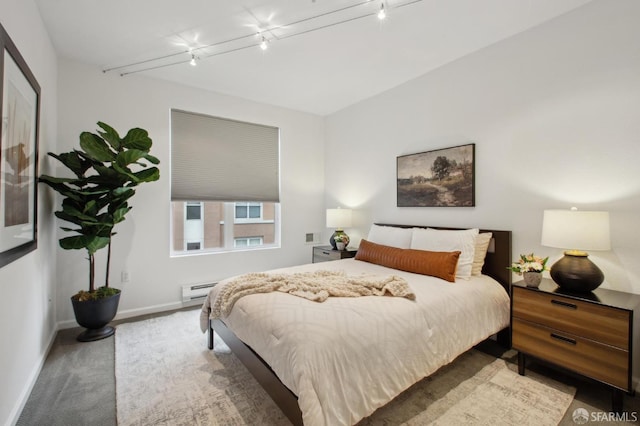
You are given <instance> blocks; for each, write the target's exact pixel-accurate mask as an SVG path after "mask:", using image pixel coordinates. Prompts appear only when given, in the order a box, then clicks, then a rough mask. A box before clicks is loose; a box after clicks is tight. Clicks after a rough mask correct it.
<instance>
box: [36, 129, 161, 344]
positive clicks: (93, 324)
mask: <svg viewBox="0 0 640 426" xmlns="http://www.w3.org/2000/svg"><path fill="white" fill-rule="evenodd" d="M98 127H100V130H98V131H97V133H90V132H82V133H81V134H80V149H74V150H72V151H69V152H64V153H61V154H54V153H51V152H50V153H49V155H50V156H51V157H53V158H55V159H56V160H58V161H60V162H61V163H62V164H63V165H64V166H65V167H67V169H69V170H70V171H71V173H72V174H73V175H74V176H73V177H53V176H49V175H41V176H40V178H39V181H40V182H42V183H44V184H46V185H48V186H49V187H51V188H52V189H54V190H55V191H56V192H58V193H59V194H60V195H62V197H63V199H62V209H61V210H58V211H56V212H55V215H56V217H58V218H59V219H62V220H64V221H66V222H70V223H71V224H72V225H73V226H72V227H66V226H61V227H60V228H61V229H62V230H63V231H65V232H69V233H71V234H72V235H70V236H66V237H63V238H60V241H59V244H60V247H62V248H63V249H65V250H86V252H87V255H88V260H89V288H88V291H87V290H80V291H79V292H78V293H76V294H75V295H74V296H72V297H71V303H72V305H73V311H74V314H75V316H76V321H77V322H78V324H80V325H81V326H82V327H85V328H86V330H85V331H84V332H82V333H81V334H80V335H79V336H78V338H77V339H78V340H79V341H85V342H86V341H94V340H99V339H104V338H105V337H109V336H111V335H113V333H114V332H115V329H114V328H113V327H110V326H108V324H109V323H110V322H111V320H113V318H114V317H115V315H116V312H117V310H118V303H119V300H120V290H119V289H117V288H113V287H111V286H110V285H109V268H110V263H111V241H112V237H113V235H115V234H116V233H115V232H114V227H115V226H116V225H117V224H118V223H120V222H122V221H123V220H125V216H126V214H127V213H128V212H129V211H130V210H131V206H130V205H129V202H128V201H129V199H130V198H131V197H133V196H134V195H135V193H136V190H135V187H136V186H138V185H140V184H141V183H145V182H153V181H156V180H158V179H159V178H160V171H159V169H158V168H157V167H155V166H151V165H152V164H153V165H157V164H159V163H160V161H159V160H158V159H157V158H156V157H154V156H152V155H151V154H149V150H150V149H151V145H152V141H151V138H150V137H149V134H148V132H147V131H146V130H144V129H140V128H133V129H131V130H129V131H128V132H127V134H126V135H125V136H124V137H120V135H119V134H118V132H117V131H116V130H115V129H113V128H112V127H111V126H109V125H108V124H105V123H102V122H98ZM104 248H106V249H107V256H106V267H105V278H104V283H102V285H100V286H99V287H96V277H95V254H96V252H97V251H99V250H101V249H104Z"/></svg>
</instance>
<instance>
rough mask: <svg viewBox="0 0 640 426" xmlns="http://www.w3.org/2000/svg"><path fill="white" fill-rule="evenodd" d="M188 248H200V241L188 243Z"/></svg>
mask: <svg viewBox="0 0 640 426" xmlns="http://www.w3.org/2000/svg"><path fill="white" fill-rule="evenodd" d="M187 250H200V243H187Z"/></svg>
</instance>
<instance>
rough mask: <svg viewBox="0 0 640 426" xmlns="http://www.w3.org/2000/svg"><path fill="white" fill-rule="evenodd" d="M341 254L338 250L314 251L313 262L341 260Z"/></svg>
mask: <svg viewBox="0 0 640 426" xmlns="http://www.w3.org/2000/svg"><path fill="white" fill-rule="evenodd" d="M340 258H341V257H340V252H339V251H338V250H331V249H329V250H327V249H314V250H313V261H314V262H325V261H329V260H339V259H340Z"/></svg>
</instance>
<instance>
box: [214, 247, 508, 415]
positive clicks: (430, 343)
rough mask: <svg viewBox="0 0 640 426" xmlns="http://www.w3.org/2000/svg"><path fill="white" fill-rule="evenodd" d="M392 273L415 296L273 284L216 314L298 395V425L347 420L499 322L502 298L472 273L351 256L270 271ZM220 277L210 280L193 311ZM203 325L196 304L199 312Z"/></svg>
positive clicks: (504, 305) (503, 319)
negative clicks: (310, 291)
mask: <svg viewBox="0 0 640 426" xmlns="http://www.w3.org/2000/svg"><path fill="white" fill-rule="evenodd" d="M316 270H343V271H345V272H346V273H347V274H354V275H355V274H362V273H365V274H376V275H389V274H396V275H398V276H401V277H403V278H405V279H406V280H407V281H408V282H409V285H410V286H411V288H412V289H413V291H414V293H415V294H416V300H415V301H411V300H408V299H405V298H400V297H387V296H382V297H377V296H365V297H357V298H339V297H335V298H333V297H330V298H329V299H327V300H326V301H325V302H323V303H317V302H312V301H309V300H306V299H303V298H300V297H296V296H292V295H289V294H284V293H280V292H274V293H266V294H254V295H250V296H246V297H243V298H241V299H240V300H238V301H237V302H236V304H235V306H234V308H233V309H232V311H231V313H230V314H229V316H228V317H227V318H224V319H223V321H224V322H225V324H227V326H228V327H229V328H230V329H231V330H232V331H233V332H234V333H235V334H236V336H238V338H240V339H241V340H242V341H244V342H245V343H246V344H247V345H249V346H250V347H251V348H253V350H254V351H256V352H257V353H258V354H260V356H261V357H262V358H263V359H264V360H265V361H266V362H267V363H268V364H269V365H270V366H271V368H272V369H273V371H274V372H275V373H276V374H277V375H278V377H279V378H280V380H281V381H282V382H283V383H284V384H285V385H286V386H287V387H288V388H289V389H291V391H292V392H293V393H295V394H296V395H297V396H298V404H299V405H300V410H301V411H302V417H303V421H304V424H305V425H308V426H315V425H331V426H335V425H352V424H354V423H356V422H358V421H359V420H361V419H362V418H364V417H366V416H368V415H370V414H371V413H373V412H374V411H375V410H376V409H377V408H379V407H381V406H383V405H385V404H386V403H388V402H389V401H391V400H392V399H393V398H394V397H396V396H397V395H398V394H400V393H401V392H402V391H404V390H405V389H407V388H408V387H410V386H411V385H412V384H414V383H415V382H417V381H419V380H420V379H422V378H423V377H426V376H428V375H430V374H431V373H433V372H435V371H436V370H437V369H438V368H440V367H441V366H443V365H445V364H448V363H450V362H451V361H453V360H454V359H455V358H456V357H457V356H458V355H459V354H461V353H463V352H465V351H466V350H468V349H469V348H471V347H472V346H473V345H475V344H476V343H478V342H480V341H482V340H484V339H485V338H487V337H489V336H491V335H492V334H494V333H496V332H498V331H499V330H501V329H502V328H504V327H506V326H507V325H508V324H509V298H508V296H507V293H506V292H505V290H504V289H503V288H502V287H501V286H500V284H498V283H497V282H496V281H494V280H493V279H491V278H489V277H486V276H481V277H472V278H471V279H470V280H468V281H467V280H460V279H458V280H457V281H456V282H455V283H449V282H446V281H444V280H441V279H439V278H434V277H429V276H424V275H417V274H412V273H408V272H402V271H397V270H394V269H388V268H385V267H382V266H378V265H374V264H371V263H367V262H362V261H358V260H354V259H344V260H339V261H333V262H323V263H315V264H309V265H302V266H297V267H292V268H285V269H279V270H274V271H273V272H306V271H316ZM224 283H225V281H223V282H221V283H220V284H218V285H217V286H216V287H214V288H213V290H212V291H211V293H210V294H209V297H208V298H207V300H206V301H205V304H204V306H203V312H206V308H207V306H208V304H209V303H210V301H212V300H213V298H214V297H215V295H216V293H217V292H218V291H219V290H220V288H221V287H222V286H223V285H224ZM203 320H204V321H203V324H201V325H204V329H206V326H207V325H206V322H207V321H206V320H207V318H206V314H205V315H204V316H203Z"/></svg>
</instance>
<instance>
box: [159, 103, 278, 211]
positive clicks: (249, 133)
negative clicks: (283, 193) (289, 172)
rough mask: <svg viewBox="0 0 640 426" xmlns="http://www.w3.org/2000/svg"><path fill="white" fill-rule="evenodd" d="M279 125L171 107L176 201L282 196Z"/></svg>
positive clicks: (274, 199) (270, 199) (273, 198)
mask: <svg viewBox="0 0 640 426" xmlns="http://www.w3.org/2000/svg"><path fill="white" fill-rule="evenodd" d="M279 133H280V132H279V129H278V128H277V127H270V126H263V125H260V124H252V123H245V122H242V121H235V120H228V119H225V118H219V117H211V116H207V115H201V114H194V113H190V112H185V111H178V110H172V111H171V200H172V201H191V200H193V201H196V200H197V201H264V202H279V201H280V179H279V142H280V137H279Z"/></svg>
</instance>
